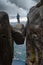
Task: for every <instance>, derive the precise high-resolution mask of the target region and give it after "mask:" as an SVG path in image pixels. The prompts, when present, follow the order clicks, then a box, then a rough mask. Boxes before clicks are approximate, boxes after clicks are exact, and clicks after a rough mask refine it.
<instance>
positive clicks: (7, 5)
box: [0, 0, 39, 18]
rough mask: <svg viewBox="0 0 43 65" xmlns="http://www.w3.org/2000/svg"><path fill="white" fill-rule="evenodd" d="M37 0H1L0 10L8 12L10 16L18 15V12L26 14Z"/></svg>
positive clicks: (22, 14)
mask: <svg viewBox="0 0 43 65" xmlns="http://www.w3.org/2000/svg"><path fill="white" fill-rule="evenodd" d="M37 1H39V0H36V1H35V0H0V11H5V12H7V13H8V15H9V17H10V18H12V17H14V16H16V15H17V13H19V14H20V16H26V15H27V13H28V12H29V9H30V8H31V7H32V6H34V5H36V3H37Z"/></svg>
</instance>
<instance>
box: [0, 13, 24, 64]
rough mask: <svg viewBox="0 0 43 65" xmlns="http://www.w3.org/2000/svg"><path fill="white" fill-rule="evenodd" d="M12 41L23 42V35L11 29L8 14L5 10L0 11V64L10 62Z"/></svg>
mask: <svg viewBox="0 0 43 65" xmlns="http://www.w3.org/2000/svg"><path fill="white" fill-rule="evenodd" d="M15 29H16V28H15ZM13 35H14V36H13ZM14 41H15V42H16V43H17V44H23V43H24V38H23V35H22V33H20V32H18V31H17V30H13V28H12V27H11V26H10V24H9V17H8V14H7V13H5V12H0V64H1V65H11V64H12V58H13V42H14Z"/></svg>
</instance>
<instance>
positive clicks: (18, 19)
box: [17, 13, 20, 23]
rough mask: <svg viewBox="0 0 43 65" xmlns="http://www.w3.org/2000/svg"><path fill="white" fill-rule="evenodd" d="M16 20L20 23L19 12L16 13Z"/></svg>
mask: <svg viewBox="0 0 43 65" xmlns="http://www.w3.org/2000/svg"><path fill="white" fill-rule="evenodd" d="M17 21H18V23H20V15H19V13H17Z"/></svg>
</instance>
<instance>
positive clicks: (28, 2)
mask: <svg viewBox="0 0 43 65" xmlns="http://www.w3.org/2000/svg"><path fill="white" fill-rule="evenodd" d="M9 1H10V2H11V3H15V4H16V5H17V6H19V7H21V8H23V9H27V10H28V9H30V7H31V6H33V5H34V4H35V3H36V2H35V1H33V0H25V1H24V0H9Z"/></svg>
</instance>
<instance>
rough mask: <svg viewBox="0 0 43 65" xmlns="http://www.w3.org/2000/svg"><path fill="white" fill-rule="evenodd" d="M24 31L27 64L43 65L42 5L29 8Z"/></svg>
mask: <svg viewBox="0 0 43 65" xmlns="http://www.w3.org/2000/svg"><path fill="white" fill-rule="evenodd" d="M25 31H26V54H27V56H26V63H27V65H31V64H34V65H43V62H42V61H43V5H42V6H40V7H36V6H34V7H32V8H31V9H30V12H29V14H28V21H27V25H26V30H25Z"/></svg>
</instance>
